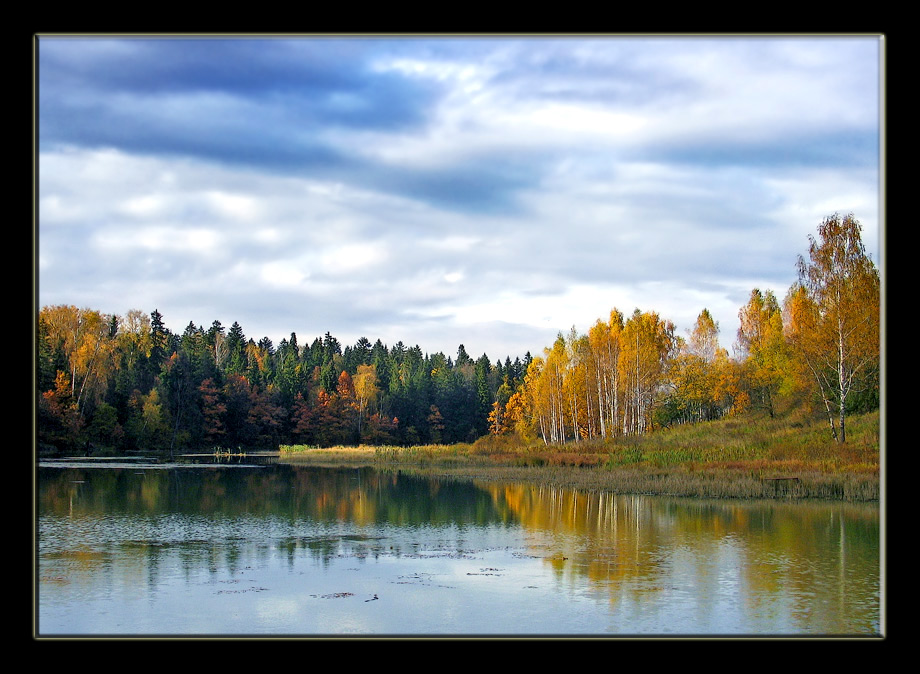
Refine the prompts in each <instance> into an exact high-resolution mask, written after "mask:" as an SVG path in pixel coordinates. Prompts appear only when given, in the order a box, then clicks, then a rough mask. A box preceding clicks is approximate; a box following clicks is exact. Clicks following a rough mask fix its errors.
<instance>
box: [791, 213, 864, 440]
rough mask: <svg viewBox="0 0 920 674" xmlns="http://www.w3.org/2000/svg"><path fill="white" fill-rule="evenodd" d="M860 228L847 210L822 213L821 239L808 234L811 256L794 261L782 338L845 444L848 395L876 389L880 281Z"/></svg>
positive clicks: (819, 229)
mask: <svg viewBox="0 0 920 674" xmlns="http://www.w3.org/2000/svg"><path fill="white" fill-rule="evenodd" d="M861 230H862V226H861V225H860V224H859V222H858V221H857V220H856V219H855V218H854V217H853V215H852V214H849V215H846V216H842V217H841V216H840V215H839V214H835V215H832V216H830V217H827V218H825V219H824V221H823V222H822V223H821V224H820V225H819V227H818V238H817V239H816V238H814V237H809V241H810V246H809V251H808V255H809V257H808V259H807V260H806V259H805V258H804V257H800V258H799V263H798V268H799V280H798V283H797V284H796V285H795V286H793V288H792V289H791V290H790V293H789V296H788V301H787V307H788V310H789V322H788V324H787V336H788V338H789V341H790V344H791V346H792V349H793V352H794V354H795V356H796V357H797V358H798V360H799V362H800V364H801V365H802V367H803V368H804V369H805V370H806V371H807V372H808V373H809V374H810V375H811V378H812V381H813V382H814V383H815V386H816V388H817V390H818V392H819V393H820V396H821V399H822V401H823V402H824V406H825V409H826V411H827V415H828V419H829V422H830V427H831V433H832V435H833V436H834V438H835V439H836V440H837V441H838V442H840V443H843V442H846V409H847V401H848V398H849V397H850V396H851V395H853V394H854V393H856V392H860V391H863V390H864V389H866V388H867V387H873V386H874V387H878V373H879V365H880V354H881V345H880V325H881V303H880V302H881V282H880V278H879V273H878V270H877V269H876V268H875V265H874V264H873V263H872V260H871V259H869V257H868V256H867V255H866V252H865V247H864V246H863V243H862V237H861V233H860V232H861ZM835 418H836V420H837V422H838V424H839V429H838V428H837V427H836V426H835V423H834V422H835Z"/></svg>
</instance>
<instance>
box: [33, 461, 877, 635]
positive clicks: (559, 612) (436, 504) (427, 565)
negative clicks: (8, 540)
mask: <svg viewBox="0 0 920 674" xmlns="http://www.w3.org/2000/svg"><path fill="white" fill-rule="evenodd" d="M38 477H39V480H38V505H39V522H38V538H39V541H38V542H39V548H38V550H39V554H38V572H39V589H38V618H39V630H40V632H39V633H40V634H42V635H44V634H99V633H119V634H121V633H129V634H256V635H266V634H342V633H347V634H587V635H595V634H596V635H607V636H610V635H618V634H627V635H633V634H635V635H667V634H694V635H706V634H811V635H816V634H818V635H820V634H828V635H841V634H842V635H870V636H871V635H878V634H879V632H880V631H881V630H880V624H881V620H880V601H879V588H880V582H879V573H880V566H879V556H880V547H879V546H880V543H879V510H878V507H877V506H872V505H865V504H860V505H852V504H843V503H792V502H788V503H787V502H757V503H752V502H743V501H718V502H714V501H698V500H689V499H671V498H664V497H651V496H633V495H612V494H588V493H583V492H576V491H572V490H569V489H561V488H552V487H545V486H538V485H531V484H503V483H491V482H482V483H478V482H477V483H474V482H464V481H458V480H446V481H444V480H438V479H433V478H422V477H414V476H410V475H406V474H402V473H399V472H380V471H374V470H371V469H365V468H361V469H353V468H342V469H324V468H312V467H303V466H290V465H283V464H279V465H276V466H270V467H258V468H257V467H246V466H233V467H229V466H223V467H214V466H209V467H200V466H199V467H192V466H185V467H176V468H171V469H157V468H155V467H151V466H148V467H138V466H129V467H121V468H95V467H93V468H89V467H87V468H57V467H55V468H40V469H39V476H38ZM374 597H376V598H377V599H374ZM381 606H382V607H383V608H382V609H381Z"/></svg>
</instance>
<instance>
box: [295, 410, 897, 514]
mask: <svg viewBox="0 0 920 674" xmlns="http://www.w3.org/2000/svg"><path fill="white" fill-rule="evenodd" d="M848 423H849V426H848V428H847V438H848V440H847V443H846V444H844V445H840V444H838V443H836V442H834V441H833V439H831V438H830V437H829V432H828V429H827V425H826V423H825V422H824V420H823V419H822V418H820V417H812V416H808V415H804V414H802V413H801V412H797V413H795V414H787V415H785V416H782V417H777V418H775V419H771V418H770V417H768V416H766V415H763V416H758V415H748V416H746V417H744V418H743V419H725V420H719V421H712V422H706V423H698V424H692V425H690V424H687V425H683V426H677V427H673V428H666V429H659V430H656V431H655V432H652V433H649V434H647V435H644V436H641V437H627V438H617V439H613V440H607V441H597V440H594V441H583V442H573V443H567V444H564V445H555V446H545V445H543V444H542V443H540V444H534V443H531V444H525V443H521V442H519V441H518V440H517V439H516V438H515V437H514V436H501V437H494V436H487V437H485V438H480V439H479V440H477V441H476V442H474V443H460V444H455V445H419V446H413V447H399V446H379V447H370V446H358V447H329V448H315V447H306V446H302V445H294V446H284V447H282V448H281V454H282V457H283V459H284V460H287V461H292V462H306V463H311V464H323V465H330V464H337V465H374V466H377V467H378V468H384V469H387V468H394V469H399V470H407V471H412V472H419V473H426V474H438V475H441V476H446V477H451V476H452V477H463V478H465V479H466V478H473V479H487V480H496V479H497V480H509V479H526V480H529V481H538V482H542V483H549V484H557V485H560V486H570V487H574V488H579V489H588V490H605V491H615V492H620V493H643V494H652V493H654V494H670V495H675V496H697V497H710V498H826V499H842V500H853V501H873V500H878V499H879V493H880V487H879V465H880V460H879V457H880V420H879V413H878V412H877V411H876V412H872V413H869V414H864V415H858V416H853V417H851V418H849V419H848ZM784 478H785V479H784Z"/></svg>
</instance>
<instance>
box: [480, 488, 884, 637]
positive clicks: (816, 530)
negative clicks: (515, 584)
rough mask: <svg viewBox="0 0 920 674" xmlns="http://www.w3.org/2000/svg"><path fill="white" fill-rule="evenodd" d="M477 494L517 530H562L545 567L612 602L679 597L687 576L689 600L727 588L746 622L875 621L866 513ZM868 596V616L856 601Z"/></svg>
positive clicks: (820, 507) (544, 492)
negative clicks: (779, 614) (770, 615)
mask: <svg viewBox="0 0 920 674" xmlns="http://www.w3.org/2000/svg"><path fill="white" fill-rule="evenodd" d="M480 488H482V489H483V490H484V491H487V492H488V493H489V494H491V496H492V499H493V500H494V501H495V502H496V504H501V507H506V508H508V509H509V510H510V511H511V512H512V513H513V514H514V516H515V518H516V519H517V520H519V521H520V522H521V523H522V525H523V526H524V527H525V528H526V529H528V530H533V531H543V532H557V533H563V534H565V535H563V536H556V537H555V538H554V540H555V541H557V543H556V544H555V545H554V549H553V550H552V551H548V552H547V554H546V555H545V558H546V561H547V563H548V564H550V565H552V567H553V568H555V569H557V571H558V572H559V574H560V575H561V574H563V572H565V573H571V574H583V575H584V576H586V577H587V578H589V579H590V580H591V581H592V583H593V584H594V585H595V586H596V587H599V588H601V587H603V588H606V589H607V591H608V592H609V595H610V598H611V600H612V601H615V600H618V599H619V598H621V597H623V596H624V594H623V593H624V592H626V593H629V594H631V595H632V598H633V599H638V598H640V595H647V594H648V593H649V592H657V591H664V592H680V591H681V590H682V587H681V583H682V580H683V579H687V578H692V579H693V583H694V585H695V592H696V593H698V594H702V595H704V596H705V595H708V596H712V597H714V598H715V597H716V596H717V595H718V594H720V593H722V594H724V593H730V594H731V595H732V596H733V597H734V598H736V599H738V600H741V601H743V602H744V604H745V606H744V607H743V609H742V610H744V611H746V612H747V611H750V612H751V614H754V615H762V612H763V611H769V610H787V611H789V612H790V614H791V618H790V619H791V620H792V621H793V622H794V623H795V624H799V625H806V626H807V625H808V624H810V623H811V622H814V624H820V625H824V626H827V625H832V624H833V621H834V620H850V621H852V617H853V616H855V615H867V616H871V615H875V616H877V615H878V603H877V601H878V579H879V526H878V525H879V520H878V509H877V508H874V507H871V506H868V507H866V506H863V505H861V504H828V503H808V504H804V503H786V504H784V503H777V502H773V501H771V502H756V503H754V502H746V501H699V500H690V499H669V498H663V497H648V496H641V495H614V494H604V493H585V492H578V491H574V490H571V489H563V488H558V487H551V486H537V485H529V484H503V485H500V484H495V483H485V484H482V485H480ZM496 507H497V508H498V507H499V506H498V505H497V506H496ZM541 540H542V539H541ZM550 552H551V554H550ZM816 592H817V593H820V592H823V593H824V595H822V596H819V597H815V596H814V595H815V593H816ZM808 597H811V598H810V599H803V598H808ZM873 601H874V602H875V605H874V610H873V607H872V606H866V603H867V602H869V603H872V602H873ZM713 604H714V602H713ZM867 608H868V609H869V610H868V611H866V609H867ZM702 610H708V609H707V608H706V607H705V606H704V607H703V608H702ZM832 616H833V617H832ZM850 624H852V623H850ZM866 628H867V629H871V625H867V626H866Z"/></svg>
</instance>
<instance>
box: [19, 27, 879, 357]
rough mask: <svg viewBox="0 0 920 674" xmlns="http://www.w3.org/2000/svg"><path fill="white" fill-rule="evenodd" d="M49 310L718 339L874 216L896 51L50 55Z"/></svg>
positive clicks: (415, 338)
mask: <svg viewBox="0 0 920 674" xmlns="http://www.w3.org/2000/svg"><path fill="white" fill-rule="evenodd" d="M35 46H36V49H35V57H36V58H35V63H36V78H35V99H36V102H37V112H36V115H35V123H36V130H37V141H36V153H35V155H36V160H37V161H36V165H37V170H36V176H37V178H36V201H37V215H36V218H35V228H34V229H35V233H36V251H37V253H36V276H37V283H36V289H37V290H36V293H35V294H36V305H37V307H42V306H50V305H58V304H66V305H75V306H77V307H80V308H89V309H94V310H98V311H101V312H103V313H106V314H119V315H124V314H125V313H126V312H128V311H129V310H132V309H137V310H141V311H143V312H145V313H148V314H149V313H150V312H152V311H154V310H157V311H159V312H160V314H162V316H163V320H164V322H165V324H166V326H167V327H168V328H169V329H170V330H172V331H173V332H175V333H178V334H181V333H182V332H183V331H184V330H185V328H186V326H188V325H189V323H193V324H194V325H195V326H201V327H203V328H204V329H207V328H209V327H210V326H211V324H212V323H213V322H214V321H215V320H217V321H220V322H221V324H222V325H223V326H224V327H225V328H226V329H229V327H230V326H231V325H232V324H233V323H234V322H237V323H239V324H240V326H241V328H242V330H243V333H244V334H245V336H246V337H247V338H250V337H251V338H253V339H254V340H255V341H257V342H258V341H259V340H260V339H261V338H263V337H268V338H269V339H270V340H272V342H273V343H274V344H275V345H277V344H278V343H279V342H280V341H281V340H282V339H289V338H290V335H291V333H296V335H297V339H298V342H299V343H300V344H301V345H303V344H309V343H311V342H312V341H313V340H314V339H315V338H316V337H322V336H323V335H325V333H327V332H329V333H330V334H332V336H334V337H336V338H337V339H338V340H339V342H340V343H341V344H342V346H343V347H345V346H349V345H353V344H354V343H355V342H356V341H357V340H358V339H359V338H360V337H366V338H368V339H369V340H370V341H371V342H374V341H376V340H377V339H380V340H381V341H382V342H383V343H384V344H385V345H387V346H390V347H391V346H393V345H394V344H396V343H397V342H400V341H401V342H403V343H404V344H405V345H407V346H414V345H418V346H419V347H420V348H421V350H422V351H423V352H424V353H429V354H430V353H436V352H443V353H444V354H446V355H448V356H455V355H456V353H457V350H458V347H459V345H460V344H463V345H464V348H465V350H466V351H467V353H468V354H469V355H471V356H472V357H473V358H478V357H479V356H480V355H482V354H483V353H485V354H487V355H488V356H489V358H490V360H491V362H493V363H494V362H495V361H496V360H502V361H504V359H505V358H506V357H510V358H511V359H512V360H514V359H515V358H516V357H523V356H524V355H525V354H526V353H528V352H529V353H531V354H532V355H538V354H540V353H542V350H543V348H544V347H548V346H551V345H552V343H553V341H554V340H555V338H556V336H557V335H558V333H559V332H562V333H564V334H568V332H569V331H570V330H571V328H573V327H574V328H575V329H576V331H577V332H578V333H580V334H584V333H586V332H587V331H588V329H589V328H590V327H591V326H592V325H593V324H594V323H595V322H596V321H597V320H598V319H600V320H603V321H606V320H608V318H609V316H610V311H611V309H614V308H616V309H618V310H619V311H621V312H622V313H623V314H624V315H625V316H627V317H628V316H629V315H630V314H632V313H633V311H634V310H635V309H640V310H642V311H654V312H656V313H658V315H659V316H660V317H661V318H662V319H665V320H669V321H672V322H673V323H674V325H675V328H676V332H677V334H678V335H680V336H684V337H686V336H687V335H688V334H689V331H690V330H691V329H692V328H693V325H694V323H695V322H696V319H697V317H698V316H699V314H700V312H701V311H702V310H703V309H707V310H708V311H709V312H710V314H712V316H713V318H714V319H715V320H716V321H717V323H718V325H719V337H720V341H721V343H722V345H723V346H724V347H725V348H727V349H729V351H730V352H731V346H732V344H733V342H734V341H735V339H736V332H737V329H738V311H739V309H740V308H741V307H742V306H743V305H744V304H745V303H746V302H747V300H748V298H749V297H750V294H751V291H752V290H753V289H754V288H759V289H761V290H764V291H765V290H772V291H773V292H774V293H775V295H776V296H777V298H778V299H779V300H780V301H782V299H783V297H784V296H785V294H786V291H787V290H788V289H789V287H790V286H791V285H792V284H793V283H794V282H795V280H796V278H797V275H796V263H797V260H798V257H799V256H807V253H808V245H809V236H817V228H818V225H819V224H820V223H821V221H822V220H823V219H824V218H826V217H827V216H830V215H833V214H834V213H840V214H846V213H853V215H854V216H855V217H856V219H857V220H859V222H860V223H861V224H862V226H863V243H864V244H865V247H866V251H867V253H868V254H869V255H870V256H871V257H872V259H873V261H874V262H875V264H876V266H877V267H878V268H879V269H880V271H881V273H882V275H883V277H884V274H885V270H884V266H883V264H882V260H881V254H882V252H883V249H882V245H883V241H882V239H883V236H882V235H883V231H884V226H883V217H884V212H883V209H882V206H881V204H882V203H883V186H884V182H883V179H884V176H883V175H882V172H881V167H882V166H883V164H882V163H881V161H880V148H882V147H883V145H882V139H883V131H884V130H883V127H882V120H884V110H883V107H882V106H883V104H884V95H883V88H884V82H885V80H884V48H885V43H884V40H883V39H882V38H881V37H880V36H878V35H855V36H830V35H821V36H766V35H757V36H726V35H719V36H712V37H700V36H681V35H672V36H646V37H640V36H598V37H588V36H580V35H579V36H575V35H567V36H540V37H531V36H524V35H508V36H501V37H498V36H480V37H463V36H429V37H426V36H402V37H396V36H371V35H366V36H350V37H345V36H342V37H325V36H302V37H291V38H282V37H278V36H269V37H267V38H255V37H240V36H225V37H217V36H203V37H198V38H191V37H175V36H169V37H165V36H164V37H161V38H156V37H152V36H147V37H143V38H138V37H128V38H118V37H116V36H99V37H76V36H38V37H37V38H36V40H35Z"/></svg>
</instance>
